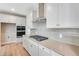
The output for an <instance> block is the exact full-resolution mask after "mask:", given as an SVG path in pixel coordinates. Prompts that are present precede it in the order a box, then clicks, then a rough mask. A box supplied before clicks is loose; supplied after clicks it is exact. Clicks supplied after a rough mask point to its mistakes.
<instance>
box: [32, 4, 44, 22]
mask: <svg viewBox="0 0 79 59" xmlns="http://www.w3.org/2000/svg"><path fill="white" fill-rule="evenodd" d="M45 21H46V18H45V16H44V3H39V4H38V17H36V18H35V19H34V21H33V22H45Z"/></svg>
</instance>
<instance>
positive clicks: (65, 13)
mask: <svg viewBox="0 0 79 59" xmlns="http://www.w3.org/2000/svg"><path fill="white" fill-rule="evenodd" d="M59 23H60V26H59V27H62V28H64V27H65V28H66V27H71V26H72V20H71V19H70V4H69V3H59Z"/></svg>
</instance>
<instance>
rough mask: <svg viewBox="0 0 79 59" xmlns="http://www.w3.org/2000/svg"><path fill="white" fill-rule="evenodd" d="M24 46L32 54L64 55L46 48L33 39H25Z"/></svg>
mask: <svg viewBox="0 0 79 59" xmlns="http://www.w3.org/2000/svg"><path fill="white" fill-rule="evenodd" d="M23 46H24V48H25V49H26V50H27V51H28V53H29V54H30V55H31V56H62V55H61V54H58V53H57V52H55V51H53V50H50V49H48V48H46V47H45V46H42V45H40V44H38V43H36V42H34V41H32V40H30V39H29V40H28V39H24V40H23Z"/></svg>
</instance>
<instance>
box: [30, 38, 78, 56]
mask: <svg viewBox="0 0 79 59" xmlns="http://www.w3.org/2000/svg"><path fill="white" fill-rule="evenodd" d="M29 39H31V38H29ZM32 40H33V41H35V42H36V43H39V44H41V45H43V46H45V47H47V48H49V49H51V50H54V51H56V52H57V53H59V54H61V55H64V56H78V55H79V46H77V45H72V44H67V43H63V42H60V41H56V40H53V39H48V40H44V41H40V42H39V41H36V40H35V39H32Z"/></svg>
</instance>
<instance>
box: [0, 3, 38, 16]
mask: <svg viewBox="0 0 79 59" xmlns="http://www.w3.org/2000/svg"><path fill="white" fill-rule="evenodd" d="M36 8H37V3H0V11H8V12H13V13H18V14H22V15H27V14H28V13H29V11H31V10H33V9H36ZM11 9H15V10H14V11H12V10H11Z"/></svg>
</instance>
